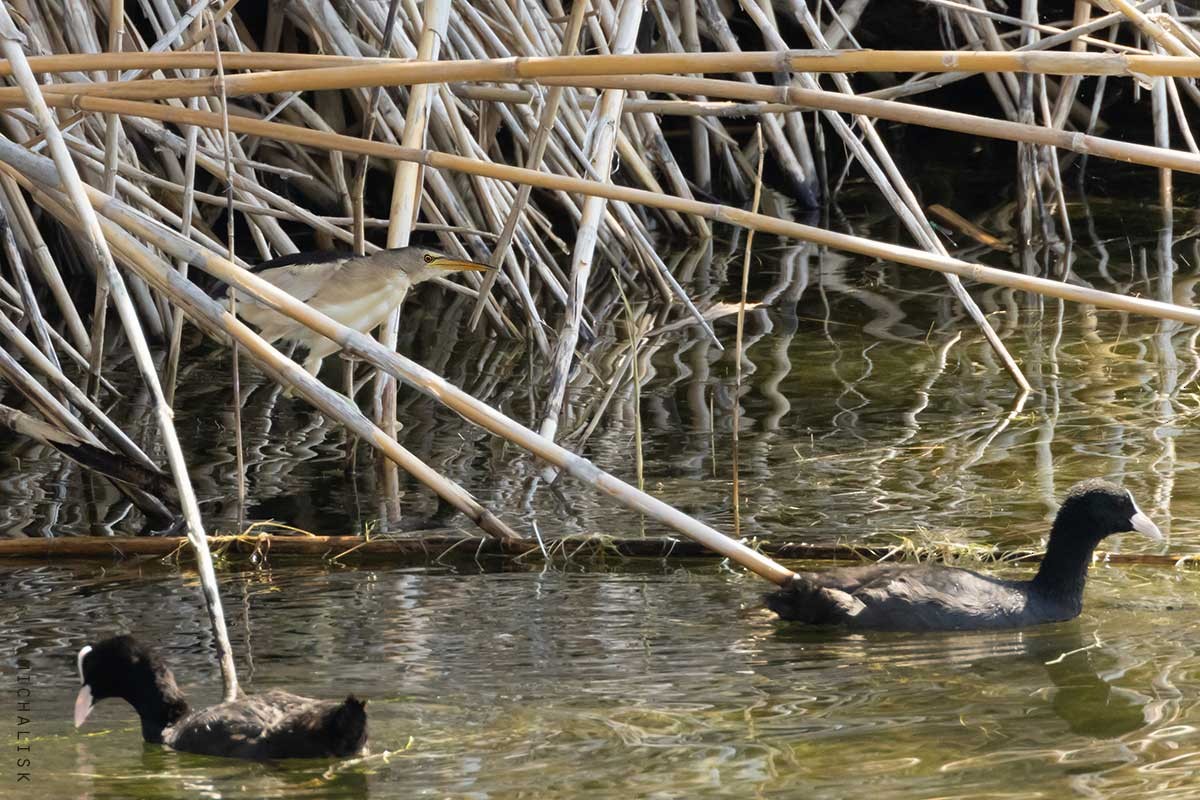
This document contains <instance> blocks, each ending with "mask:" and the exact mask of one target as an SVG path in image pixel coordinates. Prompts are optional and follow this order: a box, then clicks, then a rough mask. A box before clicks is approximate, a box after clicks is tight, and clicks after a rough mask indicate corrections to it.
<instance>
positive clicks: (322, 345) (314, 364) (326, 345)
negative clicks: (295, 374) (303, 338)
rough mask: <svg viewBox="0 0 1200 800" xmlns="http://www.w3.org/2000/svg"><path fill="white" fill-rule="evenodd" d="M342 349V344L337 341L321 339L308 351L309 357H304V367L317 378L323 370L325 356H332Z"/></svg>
mask: <svg viewBox="0 0 1200 800" xmlns="http://www.w3.org/2000/svg"><path fill="white" fill-rule="evenodd" d="M341 349H342V346H341V345H340V344H338V343H337V342H334V341H331V340H329V339H324V338H323V339H321V340H320V341H319V342H317V343H316V344H314V345H313V346H312V349H311V350H309V351H308V358H306V359H304V368H305V369H306V370H308V372H309V374H310V375H312V376H313V377H314V378H315V377H316V376H317V373H318V372H320V371H321V362H322V361H324V360H325V357H326V356H331V355H333V354H334V353H336V352H337V351H338V350H341Z"/></svg>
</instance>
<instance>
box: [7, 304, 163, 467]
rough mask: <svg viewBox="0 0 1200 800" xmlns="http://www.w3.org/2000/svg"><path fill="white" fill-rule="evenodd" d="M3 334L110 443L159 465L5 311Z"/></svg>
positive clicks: (148, 463) (136, 458)
mask: <svg viewBox="0 0 1200 800" xmlns="http://www.w3.org/2000/svg"><path fill="white" fill-rule="evenodd" d="M0 335H2V336H4V338H5V339H7V340H8V341H9V342H10V344H11V345H12V347H13V348H14V349H15V351H16V352H17V353H19V354H20V355H21V356H22V357H23V358H24V359H25V360H26V361H27V362H28V363H29V364H30V365H31V366H32V367H33V369H35V370H36V371H37V372H39V373H41V374H42V375H43V376H44V377H45V379H46V382H47V383H49V384H50V386H52V387H53V388H55V389H56V390H57V391H59V392H61V393H62V395H63V397H64V398H65V399H66V400H67V401H68V402H69V403H70V404H71V405H72V406H74V407H76V408H78V409H79V410H80V411H81V412H82V413H83V415H84V416H85V417H87V418H88V419H89V420H90V421H91V423H92V424H93V425H95V426H96V429H97V430H99V431H100V433H101V434H102V435H103V436H104V438H105V439H106V440H107V441H108V443H109V444H111V445H113V446H114V447H115V448H116V449H117V450H119V451H121V452H122V453H124V454H125V455H126V456H128V457H129V458H130V459H132V460H134V461H135V462H137V463H139V464H141V465H142V466H143V467H146V468H147V469H157V466H156V465H155V463H154V462H153V461H152V460H151V459H150V457H149V456H147V455H146V454H145V453H144V452H143V451H142V449H141V448H139V447H138V446H137V445H136V444H134V442H133V440H132V439H130V438H129V437H128V436H127V435H125V433H124V431H122V430H121V429H120V428H119V427H118V426H117V425H116V424H114V423H113V422H112V421H111V420H110V419H109V418H108V416H107V415H106V414H105V413H104V411H103V410H101V409H100V408H99V407H98V406H97V405H96V404H95V403H93V402H92V401H91V400H90V399H89V398H88V396H87V395H86V394H85V393H84V392H83V391H82V390H81V389H80V388H79V387H78V386H77V385H76V383H75V381H73V380H71V379H70V378H68V377H67V376H66V375H64V374H63V372H62V369H61V368H60V367H59V366H58V364H56V363H54V362H52V361H51V360H50V359H49V358H48V357H47V356H46V355H45V354H43V353H41V352H39V351H38V349H37V348H36V347H34V346H33V343H32V342H30V341H29V339H28V338H27V337H26V336H25V335H24V334H23V333H22V332H21V330H20V329H19V328H18V327H17V326H16V325H14V324H13V323H12V322H11V321H10V320H9V319H8V318H7V317H5V316H4V315H2V314H0ZM64 408H65V407H64ZM70 416H73V415H70Z"/></svg>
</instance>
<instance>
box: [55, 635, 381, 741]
mask: <svg viewBox="0 0 1200 800" xmlns="http://www.w3.org/2000/svg"><path fill="white" fill-rule="evenodd" d="M78 662H79V680H80V682H81V683H82V684H83V687H82V688H81V689H80V690H79V696H78V697H77V698H76V699H75V726H76V727H79V726H80V725H82V724H83V721H84V720H86V719H87V717H88V714H90V713H91V711H92V706H93V704H95V703H97V702H99V701H101V700H103V699H105V698H107V697H120V698H122V699H124V700H126V701H128V703H129V704H130V705H131V706H133V707H134V709H135V710H136V711H137V712H138V716H139V717H141V720H142V738H143V739H145V740H146V741H147V742H150V743H152V744H165V745H167V746H168V747H171V748H173V749H175V750H180V751H182V752H185V753H200V754H201V755H210V756H230V757H233V758H253V759H265V758H327V757H332V756H351V755H355V754H356V753H358V752H360V751H361V750H362V749H363V747H364V746H365V745H366V743H367V712H366V705H367V704H366V701H364V700H359V699H357V698H355V697H354V696H353V695H351V696H349V697H347V698H346V699H345V700H344V701H343V702H340V703H339V702H336V701H330V700H312V699H309V698H307V697H299V696H297V695H294V694H289V693H288V692H281V691H269V692H263V693H262V694H256V695H243V696H241V697H239V698H238V699H236V700H233V701H231V702H227V703H221V704H219V705H215V706H211V707H209V708H205V709H202V710H200V711H190V710H189V709H188V704H187V700H185V699H184V696H183V692H182V691H180V689H179V686H177V685H176V683H175V676H174V675H172V674H171V670H170V669H168V668H167V665H166V664H165V663H163V661H162V659H161V658H159V656H158V654H156V653H154V652H153V651H152V650H150V648H148V647H146V646H145V645H143V644H141V643H140V642H138V641H137V640H136V639H134V638H133V637H132V636H114V637H113V638H111V639H105V640H104V641H102V642H100V643H98V644H94V645H88V646H87V647H84V648H83V649H82V650H80V651H79V658H78Z"/></svg>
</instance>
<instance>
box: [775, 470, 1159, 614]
mask: <svg viewBox="0 0 1200 800" xmlns="http://www.w3.org/2000/svg"><path fill="white" fill-rule="evenodd" d="M1124 531H1138V532H1140V533H1143V534H1145V535H1146V536H1149V537H1151V538H1154V539H1159V538H1161V537H1162V534H1161V533H1160V532H1159V530H1158V528H1157V527H1156V526H1155V525H1154V523H1153V522H1151V521H1150V519H1149V518H1148V517H1147V516H1146V515H1145V514H1143V513H1142V512H1141V511H1140V510H1139V509H1138V507H1137V503H1135V502H1134V500H1133V496H1132V495H1131V494H1130V493H1129V492H1127V491H1125V490H1124V489H1121V488H1118V487H1117V486H1114V485H1113V484H1111V483H1107V482H1105V481H1100V480H1090V481H1084V482H1083V483H1080V484H1077V485H1076V486H1074V487H1072V489H1071V490H1070V491H1069V492H1068V493H1067V496H1066V498H1065V499H1064V500H1063V504H1062V507H1061V508H1060V509H1059V511H1058V515H1057V516H1056V517H1055V519H1054V526H1053V528H1051V531H1050V540H1049V543H1048V544H1047V547H1046V555H1045V557H1044V558H1043V559H1042V564H1041V567H1040V568H1039V569H1038V572H1037V575H1035V576H1034V577H1033V579H1032V580H1027V581H1019V580H1004V579H1001V578H994V577H991V576H988V575H982V574H980V573H978V572H974V571H972V570H968V569H959V568H954V567H944V566H935V565H921V566H904V565H897V564H875V565H872V566H865V567H849V568H843V569H833V570H829V571H826V572H800V573H797V574H796V576H795V577H794V578H792V580H791V583H790V584H789V585H787V586H785V587H784V588H782V589H780V590H779V591H777V592H774V593H772V594H769V595H767V597H766V598H765V599H766V603H767V606H768V607H769V608H770V609H771V610H772V611H774V612H776V613H777V614H779V615H780V616H781V617H783V618H784V619H787V620H794V621H796V622H801V623H805V624H808V625H837V626H842V627H846V628H852V629H857V630H906V631H921V630H985V629H994V628H1020V627H1025V626H1028V625H1038V624H1042V623H1046V622H1058V621H1061V620H1068V619H1073V618H1075V617H1077V616H1079V613H1080V612H1081V611H1082V610H1083V589H1084V585H1085V584H1086V583H1087V570H1088V564H1089V563H1090V562H1091V560H1092V551H1093V550H1095V548H1096V545H1098V544H1099V543H1100V541H1101V540H1103V539H1104V538H1105V537H1106V536H1109V535H1111V534H1114V533H1121V532H1124Z"/></svg>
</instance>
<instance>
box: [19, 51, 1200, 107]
mask: <svg viewBox="0 0 1200 800" xmlns="http://www.w3.org/2000/svg"><path fill="white" fill-rule="evenodd" d="M97 62H98V63H103V62H102V61H101V60H100V59H97ZM960 70H969V71H970V72H976V73H985V74H987V73H991V74H998V75H1001V76H1006V77H1011V76H1012V75H1013V74H1017V73H1021V74H1025V73H1032V74H1046V75H1090V76H1099V75H1107V76H1111V77H1127V78H1135V79H1137V78H1139V77H1141V76H1147V77H1176V78H1197V77H1200V57H1198V56H1191V55H1188V56H1164V55H1130V54H1123V53H1087V52H1083V53H1079V52H1060V51H1053V52H1046V51H1039V50H1008V51H1004V52H991V51H974V52H962V51H958V50H850V51H832V52H828V53H824V54H812V53H811V52H809V51H801V52H799V53H798V52H797V51H766V52H736V53H639V54H636V55H621V54H612V55H585V56H579V55H577V56H541V57H520V56H517V57H510V58H503V59H493V60H480V59H476V60H462V61H454V62H439V63H438V64H437V65H430V64H427V63H420V62H415V61H400V62H399V63H396V62H395V61H387V62H378V61H375V62H368V63H365V64H363V63H360V64H356V65H354V66H341V67H314V68H312V69H293V70H279V71H271V72H258V73H249V74H237V75H230V76H228V78H227V79H226V91H227V93H228V95H229V96H230V97H240V96H244V95H253V94H262V93H281V92H295V91H321V90H333V89H362V88H366V87H372V86H385V85H386V86H391V85H396V86H405V85H407V86H412V85H417V84H423V83H429V82H434V83H464V82H469V81H503V82H514V83H515V82H520V81H526V80H539V79H542V78H585V77H602V76H621V75H647V74H670V73H712V72H738V73H751V72H783V73H786V72H813V73H835V72H837V73H852V72H934V73H940V72H957V71H960ZM44 91H45V93H46V94H47V95H52V94H53V95H67V96H72V97H73V96H94V97H117V98H122V99H126V100H164V99H184V98H187V97H192V96H200V97H205V96H209V95H211V94H212V92H213V83H212V81H211V80H210V79H206V78H201V79H186V78H164V79H157V80H141V81H132V82H130V81H119V82H115V83H114V82H110V81H93V82H87V83H81V82H64V83H57V84H49V85H47V86H45V87H44ZM19 96H20V94H19V92H17V91H14V89H13V88H11V87H6V88H2V89H0V99H4V100H14V99H18V98H19Z"/></svg>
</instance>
